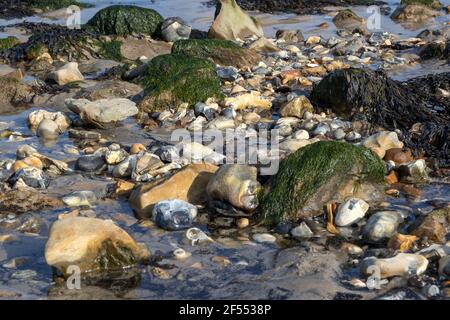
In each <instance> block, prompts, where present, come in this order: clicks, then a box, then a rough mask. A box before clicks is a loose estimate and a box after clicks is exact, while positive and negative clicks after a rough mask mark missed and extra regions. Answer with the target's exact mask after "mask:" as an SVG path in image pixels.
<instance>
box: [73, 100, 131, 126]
mask: <svg viewBox="0 0 450 320" xmlns="http://www.w3.org/2000/svg"><path fill="white" fill-rule="evenodd" d="M66 105H67V107H68V108H69V109H70V110H71V111H73V112H75V113H76V114H78V115H79V116H80V118H81V120H83V121H84V122H85V123H87V124H89V125H92V126H94V127H98V128H105V127H107V126H108V125H114V124H115V123H117V122H119V121H122V120H125V119H126V118H128V117H132V116H134V115H136V114H137V113H138V109H137V107H136V104H135V103H134V102H133V101H131V100H128V99H124V98H114V99H109V100H108V99H102V100H97V101H93V102H91V101H89V100H87V99H67V100H66Z"/></svg>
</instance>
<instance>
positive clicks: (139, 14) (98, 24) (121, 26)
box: [86, 5, 164, 37]
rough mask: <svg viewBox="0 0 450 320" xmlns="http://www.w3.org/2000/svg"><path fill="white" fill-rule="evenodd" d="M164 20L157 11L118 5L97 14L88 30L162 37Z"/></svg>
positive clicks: (108, 33) (123, 34) (88, 25)
mask: <svg viewBox="0 0 450 320" xmlns="http://www.w3.org/2000/svg"><path fill="white" fill-rule="evenodd" d="M163 22H164V18H163V17H162V16H161V15H160V14H159V13H158V12H156V11H155V10H153V9H147V8H141V7H136V6H129V5H116V6H110V7H107V8H104V9H102V10H100V11H99V12H97V14H96V15H95V16H94V17H92V19H91V20H89V21H88V22H87V24H86V29H87V30H89V31H94V32H97V33H100V34H105V35H119V36H126V35H131V34H146V35H150V36H152V37H158V36H159V35H160V29H161V25H162V23H163Z"/></svg>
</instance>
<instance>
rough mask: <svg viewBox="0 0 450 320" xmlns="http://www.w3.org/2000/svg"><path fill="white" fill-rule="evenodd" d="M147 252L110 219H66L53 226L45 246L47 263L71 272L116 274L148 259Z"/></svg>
mask: <svg viewBox="0 0 450 320" xmlns="http://www.w3.org/2000/svg"><path fill="white" fill-rule="evenodd" d="M149 256H150V253H149V251H148V250H147V249H146V248H144V247H142V246H140V245H138V244H137V243H136V242H135V241H134V240H133V238H132V237H131V236H130V235H129V234H128V233H126V232H125V231H124V230H123V229H121V228H120V227H118V226H117V225H116V224H114V222H113V221H112V220H101V219H96V218H85V217H69V218H64V219H62V220H58V221H56V222H55V223H53V225H52V227H51V229H50V234H49V237H48V242H47V244H46V246H45V260H46V261H47V264H48V265H50V266H52V267H55V268H57V269H58V270H60V271H61V272H62V273H63V275H67V273H68V272H69V273H70V270H69V269H68V268H69V267H70V266H76V267H78V268H80V271H81V273H87V272H104V271H118V270H121V269H123V268H126V267H131V266H134V265H135V264H137V263H139V262H142V261H143V260H146V259H148V258H149Z"/></svg>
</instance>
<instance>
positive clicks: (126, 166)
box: [113, 155, 138, 178]
mask: <svg viewBox="0 0 450 320" xmlns="http://www.w3.org/2000/svg"><path fill="white" fill-rule="evenodd" d="M137 160H138V157H137V155H133V156H130V157H127V158H126V159H125V160H123V161H122V162H121V163H119V164H118V165H116V166H115V167H114V169H113V176H114V177H115V178H127V177H131V175H132V174H133V171H134V168H135V167H136V163H137Z"/></svg>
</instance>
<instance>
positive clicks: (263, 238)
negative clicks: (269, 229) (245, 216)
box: [252, 233, 277, 243]
mask: <svg viewBox="0 0 450 320" xmlns="http://www.w3.org/2000/svg"><path fill="white" fill-rule="evenodd" d="M252 238H253V240H255V241H256V242H258V243H275V241H277V238H276V237H275V236H273V235H271V234H269V233H257V234H254V235H253V236H252Z"/></svg>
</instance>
